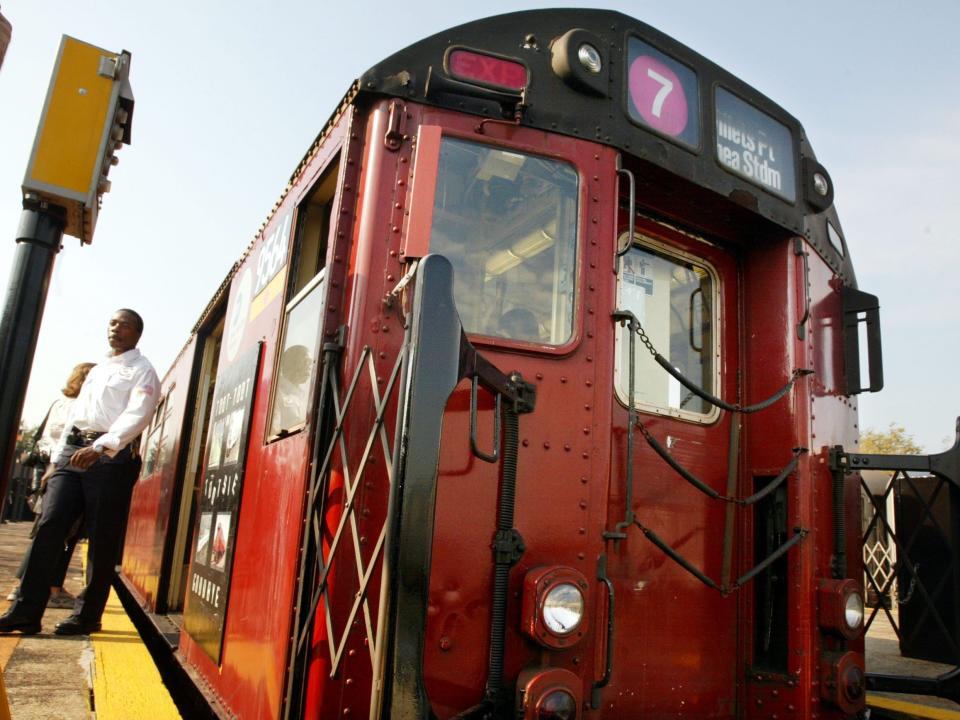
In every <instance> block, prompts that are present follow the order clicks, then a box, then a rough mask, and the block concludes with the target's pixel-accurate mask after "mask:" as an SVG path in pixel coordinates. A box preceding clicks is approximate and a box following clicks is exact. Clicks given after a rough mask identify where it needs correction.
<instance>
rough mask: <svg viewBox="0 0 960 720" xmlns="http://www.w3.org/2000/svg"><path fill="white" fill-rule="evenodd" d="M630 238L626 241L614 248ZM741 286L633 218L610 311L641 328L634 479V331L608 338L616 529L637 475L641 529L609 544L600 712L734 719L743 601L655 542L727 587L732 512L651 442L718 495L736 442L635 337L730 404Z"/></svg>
mask: <svg viewBox="0 0 960 720" xmlns="http://www.w3.org/2000/svg"><path fill="white" fill-rule="evenodd" d="M627 242H628V240H627V238H626V237H621V243H622V244H621V247H623V246H624V245H625V244H626V243H627ZM737 288H738V265H737V262H736V260H735V258H734V257H733V255H731V254H730V253H728V252H726V251H725V250H723V249H721V248H719V247H717V246H716V245H715V244H712V243H710V242H707V241H706V240H704V239H701V238H699V237H696V236H694V235H692V234H689V233H681V232H678V231H676V230H674V229H672V228H668V227H665V226H661V225H659V224H657V223H654V222H647V221H640V222H639V223H638V225H637V226H636V229H635V233H634V242H633V245H632V246H631V247H630V248H629V250H627V252H626V253H625V254H624V255H623V257H622V258H620V265H619V273H618V275H617V308H618V310H621V311H626V312H629V313H631V314H632V316H633V317H634V318H635V319H636V322H637V323H638V325H635V326H634V327H635V328H638V329H639V328H642V333H643V334H641V333H640V332H635V333H633V334H634V347H633V354H634V359H633V368H632V370H633V372H632V375H633V377H632V384H633V398H632V401H633V404H634V406H635V407H636V408H637V410H638V426H637V428H636V429H635V431H634V434H633V440H632V443H633V463H632V472H628V468H627V458H628V454H627V447H626V438H627V433H626V432H625V430H626V426H627V405H628V403H629V401H630V385H631V367H630V335H631V331H630V327H629V326H628V325H619V326H618V328H617V331H616V341H615V345H616V360H615V370H614V375H615V382H614V388H615V394H616V403H615V405H614V435H615V438H616V439H615V442H614V445H613V457H612V458H611V467H612V473H613V475H612V477H613V480H612V482H611V498H610V508H611V510H610V514H611V520H610V523H611V526H613V525H614V524H615V523H616V522H618V521H621V520H623V518H624V516H623V515H622V513H623V512H624V509H625V507H626V503H627V497H628V495H627V488H626V483H627V482H628V481H632V485H633V489H632V493H633V497H632V508H633V510H634V513H635V524H634V523H631V524H630V525H629V526H627V523H622V524H623V526H624V528H625V533H626V538H625V539H622V540H618V541H616V542H611V543H608V548H609V549H610V550H611V552H610V555H609V573H610V577H611V579H612V580H613V581H614V582H615V585H616V617H615V628H616V633H615V635H614V643H615V660H614V672H613V678H612V680H611V689H610V690H609V691H605V692H604V701H605V707H606V702H607V701H610V702H613V703H614V704H615V705H616V704H618V703H619V702H623V703H624V706H623V708H622V709H623V711H625V712H626V711H629V710H630V709H631V708H632V709H633V710H634V711H635V710H636V709H637V708H643V710H644V712H645V713H651V717H652V716H657V717H659V716H661V715H662V716H666V715H667V714H670V715H671V716H673V714H676V713H679V714H682V715H689V716H690V717H730V716H732V715H733V714H734V712H735V708H736V689H735V688H736V678H737V673H738V667H737V663H735V662H734V661H733V660H732V658H735V657H736V656H737V649H738V637H737V632H738V622H737V599H736V597H735V595H734V596H729V597H723V596H722V595H721V593H720V592H718V591H717V590H716V589H714V588H711V587H709V586H708V585H707V584H705V583H704V582H702V581H701V580H700V579H698V578H696V577H694V575H693V574H691V573H690V572H688V571H687V570H686V569H684V568H683V567H681V565H680V564H678V563H677V562H675V561H674V560H672V559H671V558H669V557H668V556H667V555H666V553H665V552H664V551H663V550H661V549H660V548H658V547H657V546H656V544H655V542H653V541H652V540H651V538H654V537H655V538H658V539H659V540H660V541H662V542H663V543H665V544H666V545H668V546H669V547H670V548H672V549H673V550H674V551H675V552H676V553H677V554H678V555H679V556H682V557H683V558H684V559H685V560H686V561H687V562H688V563H690V564H691V565H692V566H694V567H696V568H698V569H699V570H700V571H701V572H702V573H703V574H704V575H705V576H707V577H709V578H710V579H712V580H713V581H714V582H716V583H717V584H718V585H724V584H729V583H730V582H731V581H732V579H735V578H736V577H737V574H738V573H737V571H738V570H739V568H738V567H737V563H736V560H735V559H736V557H737V553H736V552H735V549H736V542H738V541H739V534H738V532H737V531H736V527H737V518H736V514H735V513H733V512H732V511H730V510H728V506H727V503H725V502H723V501H722V500H717V499H713V498H711V497H709V496H708V495H707V494H705V493H704V492H702V491H701V490H698V489H697V488H695V487H693V486H692V485H691V484H689V483H688V482H687V481H686V480H684V479H683V478H682V477H681V476H680V475H679V474H678V473H677V472H676V470H674V469H673V468H671V467H670V466H669V465H668V463H667V461H666V460H665V459H664V458H663V457H662V456H661V455H660V454H658V453H657V452H655V451H654V450H653V449H652V447H651V444H650V442H648V439H647V437H646V435H649V437H650V438H653V440H655V441H656V442H657V443H659V445H660V446H661V447H662V448H663V449H664V450H666V451H667V452H668V453H669V454H670V455H671V456H672V457H673V459H674V460H675V461H676V462H677V463H679V464H680V465H682V466H683V467H684V468H686V469H687V470H688V471H689V472H690V473H691V474H693V475H694V476H696V477H697V478H699V479H700V480H701V481H702V482H703V483H704V484H706V485H707V486H709V487H710V488H712V489H713V490H714V491H716V493H718V494H720V495H731V494H734V493H736V492H737V490H736V483H737V464H738V451H737V448H736V445H737V443H738V440H737V438H736V437H734V444H733V446H731V415H730V413H727V412H721V411H720V410H718V409H717V408H715V407H713V406H712V405H711V404H709V403H708V402H707V401H705V400H704V399H703V398H701V397H699V396H698V395H697V394H695V393H693V392H691V391H690V390H689V389H687V388H686V387H685V386H684V385H682V384H681V383H680V382H679V381H678V380H676V379H675V378H674V377H672V376H671V375H670V374H668V373H667V371H666V370H665V369H664V368H662V367H661V366H660V365H659V364H658V363H657V362H656V361H655V360H654V358H653V355H652V352H651V349H650V348H649V347H647V346H646V345H645V343H644V341H643V339H642V338H644V337H646V338H647V339H648V341H649V345H650V347H652V348H653V349H655V350H656V351H657V352H658V353H659V354H660V355H662V356H663V357H664V358H666V359H667V360H668V361H669V363H670V364H671V365H672V366H673V367H674V368H676V369H677V370H679V371H680V372H681V373H682V374H683V375H684V376H685V377H686V378H688V379H689V380H690V381H692V383H693V384H695V385H697V386H699V387H701V388H703V389H705V390H706V391H707V392H709V393H711V394H713V395H717V396H720V397H722V398H725V399H732V398H736V394H737V373H738V365H737V356H738V342H737V317H738V314H737ZM731 447H732V448H733V449H731ZM618 494H619V495H620V497H617V495H618ZM637 525H639V526H640V527H639V528H638V527H637ZM638 530H639V531H638ZM641 532H642V533H643V534H641ZM717 658H731V659H730V660H727V661H723V662H717ZM617 686H619V692H617V691H616V690H617V689H618V688H617ZM628 695H629V696H630V697H629V698H628V697H627V696H628Z"/></svg>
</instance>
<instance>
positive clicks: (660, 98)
mask: <svg viewBox="0 0 960 720" xmlns="http://www.w3.org/2000/svg"><path fill="white" fill-rule="evenodd" d="M626 75H627V115H629V117H630V119H631V120H633V121H634V122H635V123H637V124H639V125H644V126H646V127H649V128H650V129H652V130H655V131H656V132H658V133H660V134H662V135H666V136H668V137H670V138H673V139H674V140H677V141H678V142H681V143H683V144H684V145H687V146H689V147H692V148H696V147H699V145H700V94H699V92H698V90H697V75H696V73H694V72H693V70H691V69H690V68H688V67H687V66H686V65H683V64H682V63H680V62H677V61H676V60H674V59H673V58H672V57H670V56H669V55H665V54H664V53H662V52H660V51H659V50H656V49H654V48H653V47H651V46H650V45H647V43H645V42H643V41H642V40H640V39H639V38H635V37H630V38H629V39H628V41H627V73H626Z"/></svg>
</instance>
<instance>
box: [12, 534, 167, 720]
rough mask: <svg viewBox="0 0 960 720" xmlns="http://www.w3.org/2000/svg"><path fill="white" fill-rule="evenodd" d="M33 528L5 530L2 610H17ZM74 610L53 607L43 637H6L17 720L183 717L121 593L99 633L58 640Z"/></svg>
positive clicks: (76, 564) (76, 583)
mask: <svg viewBox="0 0 960 720" xmlns="http://www.w3.org/2000/svg"><path fill="white" fill-rule="evenodd" d="M31 526H32V523H29V522H21V523H3V524H0V609H2V611H5V610H6V608H7V607H8V606H9V604H10V603H9V601H7V600H6V596H7V593H9V592H10V590H11V589H12V588H13V586H14V585H15V583H16V577H15V573H16V570H17V568H18V567H19V565H20V561H21V559H22V558H23V555H24V553H25V551H26V549H27V546H28V544H29V542H30V538H29V534H30V528H31ZM84 551H85V546H84V545H82V544H81V545H80V546H78V548H77V552H75V553H74V558H73V562H72V564H71V566H70V570H69V572H68V573H67V579H66V583H65V585H66V589H67V590H69V591H70V592H71V593H73V594H76V593H78V592H80V589H81V588H82V587H83V566H82V561H81V558H82V557H83V555H84ZM70 612H71V611H70V610H57V609H52V608H48V609H47V612H46V614H45V615H44V617H43V629H42V631H41V632H40V633H39V634H37V635H33V636H21V635H20V634H19V633H12V634H9V635H0V668H2V669H3V677H4V682H5V685H6V691H7V698H8V701H9V710H10V716H11V717H12V718H14V720H41V719H42V720H90V719H91V718H95V719H96V720H121V719H123V720H128V719H129V718H151V719H153V718H156V719H157V720H167V719H168V718H170V719H175V718H180V717H181V716H180V714H179V712H177V708H176V706H175V705H174V703H173V701H172V700H171V698H170V694H169V693H168V692H167V689H166V687H164V685H163V682H162V680H161V678H160V675H159V673H158V672H157V670H156V667H155V666H154V663H153V660H152V658H151V657H150V654H149V652H148V651H147V649H146V647H145V646H144V644H143V642H142V641H141V639H140V636H139V634H138V633H137V631H136V629H135V628H134V626H133V624H132V623H131V622H130V620H129V618H128V617H127V615H126V613H125V612H124V610H123V607H122V606H121V605H120V602H119V600H118V599H117V596H116V593H115V592H113V591H111V593H110V600H109V601H108V604H107V609H106V611H105V613H104V616H103V629H102V630H101V631H100V632H98V633H94V634H93V635H91V636H89V637H87V636H78V637H67V638H61V637H58V636H56V635H54V634H53V628H54V626H55V625H56V624H57V623H58V622H59V621H60V620H63V619H65V618H66V617H68V616H69V615H70ZM2 716H3V709H2V708H0V717H2Z"/></svg>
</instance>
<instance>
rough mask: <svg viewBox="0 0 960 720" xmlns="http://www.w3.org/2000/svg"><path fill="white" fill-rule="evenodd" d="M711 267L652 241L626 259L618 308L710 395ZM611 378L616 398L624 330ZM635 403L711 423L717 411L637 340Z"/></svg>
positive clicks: (713, 345) (714, 360) (623, 384)
mask: <svg viewBox="0 0 960 720" xmlns="http://www.w3.org/2000/svg"><path fill="white" fill-rule="evenodd" d="M716 278H717V275H716V272H715V271H714V270H713V268H712V267H710V266H709V265H708V264H707V263H706V262H704V261H703V260H701V259H699V258H694V257H693V256H690V255H687V254H686V253H682V252H680V251H678V250H674V249H671V248H667V247H666V246H664V245H662V244H660V243H657V242H656V241H654V240H652V239H649V238H640V240H639V243H638V244H637V245H634V247H633V248H631V249H630V251H629V252H628V253H627V254H626V255H625V256H624V257H623V260H622V266H621V271H620V274H619V277H618V284H617V295H618V307H619V308H620V309H622V310H629V311H630V312H632V313H633V314H634V315H636V316H637V319H638V320H639V321H640V324H641V325H642V327H643V329H644V332H645V333H646V334H647V337H648V338H649V339H650V342H651V343H652V344H653V347H654V348H656V350H657V352H659V353H660V355H662V356H663V357H665V358H667V359H668V360H669V361H670V363H671V365H673V366H674V367H675V368H677V369H678V370H680V372H681V373H683V375H684V376H685V377H687V378H689V379H690V380H692V381H693V382H694V383H695V384H697V385H699V386H700V387H702V388H703V389H705V390H706V391H707V392H709V393H712V394H716V389H717V386H718V384H719V377H718V367H719V362H718V357H717V353H718V348H719V345H718V342H717V340H718V338H717V328H718V326H719V322H718V320H719V318H718V316H717V315H718V310H717V308H718V307H719V302H718V292H719V283H718V282H717V279H716ZM616 343H617V346H618V348H617V357H616V366H615V376H616V378H615V382H616V388H617V393H618V395H619V397H620V399H621V400H622V401H623V402H624V403H626V402H627V398H628V393H629V389H628V388H629V382H630V372H629V362H630V360H629V358H630V354H629V353H630V337H629V330H628V329H627V328H625V327H618V330H617V337H616ZM633 370H634V397H633V402H634V404H635V405H636V406H637V407H638V408H640V409H641V410H646V411H648V412H654V413H660V414H666V415H673V416H675V417H681V418H684V419H687V420H694V421H698V422H710V421H712V420H713V419H715V417H716V414H717V410H716V408H714V407H713V406H712V405H710V404H709V403H707V402H706V401H705V400H703V399H701V398H700V397H699V396H697V395H695V394H693V393H692V392H690V391H689V390H688V389H687V388H685V387H684V386H683V385H681V384H680V383H679V382H678V381H677V380H676V379H675V378H674V377H672V376H671V375H670V374H669V373H667V372H666V371H664V369H663V368H661V367H660V366H659V365H658V364H657V363H656V361H655V360H654V359H653V357H652V355H651V354H650V352H649V351H648V350H647V348H646V347H644V345H643V344H642V343H641V342H640V339H639V338H637V339H636V346H635V351H634V368H633Z"/></svg>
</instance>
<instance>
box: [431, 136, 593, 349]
mask: <svg viewBox="0 0 960 720" xmlns="http://www.w3.org/2000/svg"><path fill="white" fill-rule="evenodd" d="M430 252H433V253H439V254H441V255H444V256H445V257H446V258H447V259H448V260H450V262H451V263H452V265H453V269H454V296H455V298H456V302H457V310H459V312H460V319H461V322H462V323H463V327H464V328H465V329H466V331H467V332H469V333H474V334H478V335H489V336H494V337H503V338H509V339H513V340H519V341H523V342H530V343H538V344H546V345H563V344H564V343H566V342H568V341H569V340H570V339H571V336H572V333H573V318H574V297H575V290H576V287H575V281H576V260H577V172H576V170H575V169H574V168H573V166H571V165H570V164H568V163H565V162H560V161H557V160H553V159H550V158H544V157H540V156H537V155H529V154H524V153H518V152H512V151H507V150H503V149H499V148H494V147H491V146H488V145H482V144H479V143H474V142H468V141H464V140H457V139H453V138H444V139H443V142H442V145H441V149H440V164H439V170H438V174H437V185H436V197H435V199H434V207H433V225H432V228H431V233H430Z"/></svg>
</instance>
